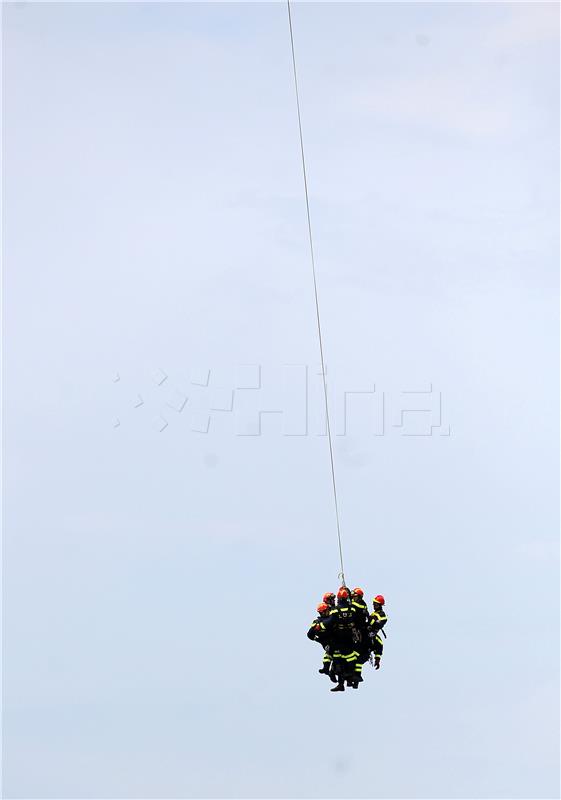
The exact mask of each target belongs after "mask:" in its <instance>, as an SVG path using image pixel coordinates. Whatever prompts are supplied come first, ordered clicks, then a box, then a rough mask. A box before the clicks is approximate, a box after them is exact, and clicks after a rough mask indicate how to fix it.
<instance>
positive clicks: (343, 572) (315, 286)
mask: <svg viewBox="0 0 561 800" xmlns="http://www.w3.org/2000/svg"><path fill="white" fill-rule="evenodd" d="M286 4H287V9H288V27H289V29H290V48H291V51H292V69H293V72H294V89H295V93H296V111H297V112H298V131H299V134H300V154H301V157H302V175H303V178H304V194H305V196H306V214H307V218H308V239H309V242H310V257H311V262H312V275H313V279H314V298H315V301H316V319H317V328H318V339H319V354H320V359H321V376H322V379H323V396H324V399H325V417H326V420H327V439H328V441H329V460H330V463H331V481H332V484H333V500H334V504H335V519H336V521H337V541H338V543H339V560H340V562H341V572H340V573H339V577H340V578H341V581H342V585H343V586H345V585H346V584H345V568H344V566H343V546H342V544H341V523H340V520H339V503H338V500H337V484H336V481H335V464H334V461H333V441H332V437H331V424H330V421H329V402H328V399H327V379H326V375H325V360H324V357H323V337H322V334H321V318H320V313H319V299H318V285H317V277H316V261H315V257H314V240H313V237H312V223H311V219H310V199H309V196H308V178H307V172H306V158H305V155H304V137H303V135H302V115H301V113H300V95H299V92H298V77H297V71H296V56H295V54H294V35H293V32H292V16H291V14H290V0H287V3H286Z"/></svg>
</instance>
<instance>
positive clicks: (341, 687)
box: [329, 683, 345, 692]
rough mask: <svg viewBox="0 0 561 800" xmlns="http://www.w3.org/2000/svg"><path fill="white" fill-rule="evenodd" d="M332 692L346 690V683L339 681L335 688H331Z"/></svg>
mask: <svg viewBox="0 0 561 800" xmlns="http://www.w3.org/2000/svg"><path fill="white" fill-rule="evenodd" d="M329 691H330V692H344V691H345V684H344V683H338V684H337V686H334V687H333V689H330V690H329Z"/></svg>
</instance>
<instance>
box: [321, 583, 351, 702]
mask: <svg viewBox="0 0 561 800" xmlns="http://www.w3.org/2000/svg"><path fill="white" fill-rule="evenodd" d="M324 624H325V628H326V630H327V631H328V632H329V634H330V636H331V642H332V646H333V670H334V672H335V675H336V676H337V684H338V685H337V686H336V687H335V688H334V689H332V690H331V691H332V692H343V691H345V681H346V682H347V686H352V687H353V688H355V689H356V688H358V680H357V679H356V662H357V657H358V655H359V652H358V649H357V624H358V612H357V610H356V609H355V608H353V605H352V603H351V599H350V595H349V592H348V591H347V590H344V591H341V590H340V591H339V594H338V595H337V606H336V607H335V608H333V609H332V610H331V612H330V614H329V617H328V618H327V620H326V621H325V623H324Z"/></svg>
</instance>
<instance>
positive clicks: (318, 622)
mask: <svg viewBox="0 0 561 800" xmlns="http://www.w3.org/2000/svg"><path fill="white" fill-rule="evenodd" d="M324 597H325V595H324ZM317 610H318V616H317V617H316V618H315V619H314V621H313V622H312V624H311V625H310V628H309V630H308V633H307V634H306V635H307V637H308V639H311V640H312V641H313V642H319V644H321V646H322V647H323V649H324V653H323V663H322V666H321V669H319V670H318V672H320V673H321V674H323V675H329V674H330V667H331V664H332V661H333V658H332V656H331V652H330V650H331V648H330V646H329V633H328V632H327V631H326V629H325V621H326V620H327V618H328V617H329V614H330V611H331V609H330V607H329V605H328V604H327V603H320V604H319V606H318V608H317ZM333 681H335V678H333Z"/></svg>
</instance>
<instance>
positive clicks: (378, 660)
mask: <svg viewBox="0 0 561 800" xmlns="http://www.w3.org/2000/svg"><path fill="white" fill-rule="evenodd" d="M374 669H380V656H376V658H375V659H374Z"/></svg>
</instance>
